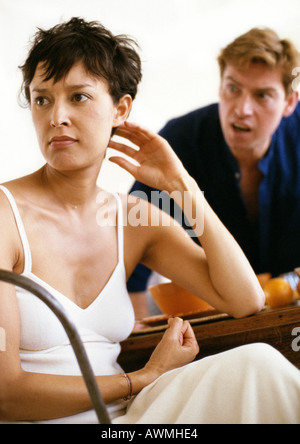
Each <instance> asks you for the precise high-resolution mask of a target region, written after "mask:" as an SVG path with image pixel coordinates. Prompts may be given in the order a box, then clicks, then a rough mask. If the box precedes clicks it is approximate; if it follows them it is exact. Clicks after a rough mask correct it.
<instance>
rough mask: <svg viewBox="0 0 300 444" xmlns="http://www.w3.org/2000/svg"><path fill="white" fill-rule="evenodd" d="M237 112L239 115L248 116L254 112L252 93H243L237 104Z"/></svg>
mask: <svg viewBox="0 0 300 444" xmlns="http://www.w3.org/2000/svg"><path fill="white" fill-rule="evenodd" d="M236 114H237V116H238V117H241V118H242V117H248V116H251V115H252V114H253V102H252V98H251V96H250V94H242V95H241V96H240V97H239V98H238V101H237V104H236Z"/></svg>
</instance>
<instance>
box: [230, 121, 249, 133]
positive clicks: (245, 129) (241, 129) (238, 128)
mask: <svg viewBox="0 0 300 444" xmlns="http://www.w3.org/2000/svg"><path fill="white" fill-rule="evenodd" d="M232 127H233V129H234V130H235V131H238V132H246V133H247V132H249V131H251V128H249V126H246V125H242V124H240V123H233V124H232Z"/></svg>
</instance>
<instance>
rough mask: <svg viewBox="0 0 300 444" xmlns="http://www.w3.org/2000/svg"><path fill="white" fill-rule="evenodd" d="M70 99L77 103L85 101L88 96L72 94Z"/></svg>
mask: <svg viewBox="0 0 300 444" xmlns="http://www.w3.org/2000/svg"><path fill="white" fill-rule="evenodd" d="M72 100H73V101H74V102H77V103H81V102H85V101H86V100H88V97H87V96H86V95H85V94H74V95H73V97H72Z"/></svg>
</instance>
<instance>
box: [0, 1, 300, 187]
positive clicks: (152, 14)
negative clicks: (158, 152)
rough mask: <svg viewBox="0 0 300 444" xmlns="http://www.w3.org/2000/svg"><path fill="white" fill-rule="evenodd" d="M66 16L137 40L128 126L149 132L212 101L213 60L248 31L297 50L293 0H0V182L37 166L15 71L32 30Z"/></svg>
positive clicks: (298, 6) (123, 178)
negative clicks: (268, 33)
mask: <svg viewBox="0 0 300 444" xmlns="http://www.w3.org/2000/svg"><path fill="white" fill-rule="evenodd" d="M72 16H82V17H84V18H86V19H88V20H98V21H100V22H102V23H103V24H104V25H105V26H106V27H108V28H109V29H110V30H111V31H113V32H114V33H117V34H118V33H125V34H130V35H132V36H134V37H135V38H136V39H137V40H138V42H139V44H140V46H141V56H142V60H143V71H144V77H143V81H142V84H141V86H140V91H139V95H138V97H137V99H136V102H135V106H134V109H133V112H132V114H131V120H133V121H136V122H138V123H141V124H143V125H145V126H147V127H149V128H151V129H153V130H155V131H158V130H159V129H160V128H161V127H162V126H163V125H164V124H165V122H166V121H167V120H169V119H170V118H172V117H174V116H178V115H181V114H183V113H185V112H188V111H190V110H192V109H195V108H198V107H200V106H202V105H206V104H208V103H211V102H214V101H217V99H218V94H217V93H218V86H219V74H218V67H217V63H216V57H217V55H218V53H219V51H220V49H221V48H222V47H224V46H225V45H227V44H228V43H229V42H230V41H232V40H233V39H234V38H235V37H237V36H238V35H239V34H241V33H244V32H246V31H248V30H249V29H250V28H251V27H253V26H268V27H272V28H273V29H274V30H275V31H277V32H278V33H279V35H280V36H281V37H282V38H290V39H292V40H293V41H294V43H295V44H296V45H297V46H298V48H300V33H299V23H300V2H299V0H209V1H207V0H185V1H182V0H51V1H48V0H26V1H24V0H0V42H1V43H0V60H1V65H0V66H1V67H0V85H1V118H0V182H4V181H6V180H10V179H13V178H15V177H18V176H20V175H24V174H28V173H30V172H32V171H34V170H35V169H37V168H39V167H40V166H42V165H43V159H42V157H41V155H40V154H39V148H38V145H37V142H36V140H35V134H34V130H33V127H32V123H31V117H30V111H29V110H24V109H22V108H20V107H19V105H18V102H17V94H18V90H19V87H20V84H21V76H20V73H19V72H18V68H17V67H18V65H20V64H21V63H22V62H23V61H24V60H25V57H26V52H27V49H28V42H29V37H30V36H32V35H33V34H34V32H35V30H36V27H38V26H39V27H46V28H48V27H50V26H53V25H54V24H56V23H58V22H61V21H65V20H68V19H69V18H71V17H72ZM100 182H101V183H102V185H103V186H104V187H105V188H107V189H110V190H116V191H126V190H127V189H128V187H129V186H130V184H131V182H132V178H131V177H130V176H129V175H128V174H127V173H125V172H122V171H121V170H120V169H119V168H118V167H117V166H115V165H110V164H108V163H106V164H105V165H104V168H103V171H102V173H101V176H100Z"/></svg>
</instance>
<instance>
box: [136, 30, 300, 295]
mask: <svg viewBox="0 0 300 444" xmlns="http://www.w3.org/2000/svg"><path fill="white" fill-rule="evenodd" d="M218 62H219V66H220V71H221V86H220V94H219V96H220V101H219V104H213V105H210V106H207V107H205V108H202V109H198V110H196V111H194V112H191V113H189V114H188V115H185V116H183V117H180V118H177V119H174V120H171V121H170V122H169V123H168V124H167V125H166V126H165V127H164V128H163V129H162V131H161V132H160V134H161V136H163V137H164V138H165V139H167V140H168V142H169V143H170V145H171V146H172V147H173V149H174V151H175V152H176V153H177V155H178V156H179V157H180V158H181V160H182V162H183V164H184V166H185V167H186V168H187V170H188V171H189V173H190V174H191V175H192V177H194V178H195V179H196V180H197V182H198V184H199V186H200V188H201V189H202V190H203V191H204V193H205V197H206V199H207V200H208V202H209V203H210V205H211V206H212V208H213V209H214V211H215V212H216V213H217V214H218V216H219V217H220V219H221V220H222V222H223V223H224V224H225V225H226V226H227V228H228V229H229V231H230V232H231V233H232V235H233V236H234V237H235V238H236V240H237V241H238V242H239V244H240V246H241V247H242V249H243V250H244V252H245V253H246V255H247V257H248V259H249V261H250V263H251V264H252V266H253V268H254V270H255V272H256V273H263V272H269V273H271V274H272V275H278V274H281V273H284V272H288V271H291V270H293V269H294V268H295V267H297V266H299V265H300V229H299V228H300V105H299V103H298V93H297V91H296V90H294V89H293V87H292V86H293V85H295V78H294V77H293V74H292V73H293V72H295V68H296V67H299V66H300V57H299V53H298V52H297V50H296V49H295V47H294V46H293V44H292V43H290V42H289V41H287V40H280V39H279V38H278V36H277V35H276V33H275V32H274V31H272V30H270V29H257V28H255V29H252V30H250V31H249V32H247V33H246V34H244V35H242V36H240V37H238V38H237V39H236V40H235V41H234V42H233V43H231V44H230V45H228V46H227V47H226V48H225V49H223V50H222V51H221V54H220V56H219V58H218ZM132 191H135V193H136V192H141V191H144V192H146V193H147V195H148V199H149V201H150V200H151V190H150V189H149V188H146V187H145V186H143V185H141V184H139V183H136V184H135V185H134V187H133V190H132ZM163 207H166V205H163ZM149 274H150V272H149V271H148V270H146V269H145V268H144V267H143V266H140V267H138V268H137V270H136V271H135V273H134V274H133V276H132V277H131V279H130V280H129V282H128V289H129V291H131V292H138V291H143V290H145V289H146V287H147V279H148V277H149Z"/></svg>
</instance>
